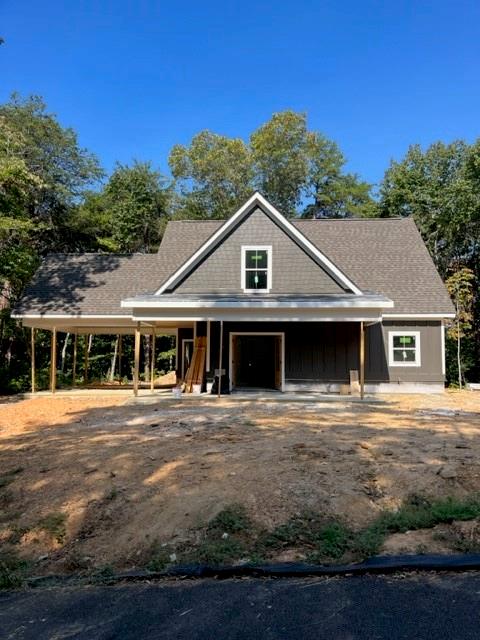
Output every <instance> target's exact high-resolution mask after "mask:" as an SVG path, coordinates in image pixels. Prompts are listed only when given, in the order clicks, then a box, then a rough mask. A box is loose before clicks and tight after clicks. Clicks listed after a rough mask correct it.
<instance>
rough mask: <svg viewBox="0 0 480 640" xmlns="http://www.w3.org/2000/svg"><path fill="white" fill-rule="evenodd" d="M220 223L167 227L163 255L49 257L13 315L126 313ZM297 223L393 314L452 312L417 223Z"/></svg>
mask: <svg viewBox="0 0 480 640" xmlns="http://www.w3.org/2000/svg"><path fill="white" fill-rule="evenodd" d="M222 224H223V221H219V220H215V221H186V220H181V221H173V222H169V224H168V225H167V228H166V231H165V235H164V237H163V240H162V244H161V246H160V249H159V252H158V254H134V255H131V256H126V255H111V254H62V255H60V254H55V255H50V256H48V257H47V258H46V259H45V260H44V262H43V263H42V265H41V267H40V269H39V271H38V272H37V274H36V276H35V278H34V280H33V282H32V283H31V285H30V286H29V287H28V288H27V289H26V291H25V294H24V296H23V297H22V299H21V300H20V301H19V304H18V305H17V308H16V310H15V311H16V313H17V314H19V315H23V314H28V313H68V314H72V313H81V314H105V315H108V314H112V315H113V314H118V315H120V314H121V315H129V310H128V309H122V308H121V307H120V301H121V300H122V299H125V298H131V297H134V296H136V295H141V294H152V293H154V292H155V291H156V290H157V289H158V288H159V287H160V285H161V284H162V283H163V282H164V281H165V280H166V279H167V278H168V277H169V276H170V275H171V274H172V273H173V272H174V271H176V270H177V269H178V268H179V267H180V266H181V265H182V264H183V263H184V262H185V260H187V259H188V258H189V257H190V256H191V255H192V254H193V253H195V251H196V250H197V249H198V248H199V247H200V246H201V245H202V244H203V243H204V242H205V241H206V240H207V239H208V238H209V237H210V236H211V235H212V234H213V233H214V232H215V231H216V230H217V229H218V228H219V227H220V226H221V225H222ZM293 224H294V225H295V226H296V227H297V228H298V229H299V230H300V231H301V232H302V233H303V234H304V235H305V236H306V237H307V238H309V240H310V241H311V242H312V243H313V244H315V245H316V246H317V247H318V248H319V249H320V251H322V252H323V253H324V254H326V255H327V256H328V258H330V260H332V261H333V262H334V263H335V264H336V265H337V266H338V267H339V268H340V269H341V270H342V271H343V272H344V273H346V274H347V275H348V276H349V277H350V278H351V279H352V280H353V281H354V282H355V283H356V284H357V285H358V286H359V287H360V288H361V289H362V290H364V291H369V292H375V293H378V294H382V295H384V296H387V297H388V298H391V299H392V300H394V302H395V308H394V309H392V313H402V314H421V313H440V314H441V313H451V312H452V310H453V307H452V304H451V302H450V299H449V297H448V294H447V292H446V290H445V287H444V285H443V283H442V280H441V278H440V276H439V275H438V273H437V271H436V268H435V266H434V264H433V262H432V259H431V258H430V255H429V253H428V251H427V249H426V247H425V245H424V243H423V241H422V239H421V236H420V234H419V232H418V230H417V228H416V226H415V224H414V222H413V220H411V219H365V220H295V221H293ZM301 293H302V292H299V294H300V295H301Z"/></svg>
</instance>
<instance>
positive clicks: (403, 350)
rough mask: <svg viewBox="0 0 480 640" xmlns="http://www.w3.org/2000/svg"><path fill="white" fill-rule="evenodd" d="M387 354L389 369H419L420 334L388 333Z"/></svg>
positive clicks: (411, 332) (409, 332)
mask: <svg viewBox="0 0 480 640" xmlns="http://www.w3.org/2000/svg"><path fill="white" fill-rule="evenodd" d="M388 353H389V358H388V360H389V366H390V367H419V366H420V332H419V331H389V333H388Z"/></svg>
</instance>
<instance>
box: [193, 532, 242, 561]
mask: <svg viewBox="0 0 480 640" xmlns="http://www.w3.org/2000/svg"><path fill="white" fill-rule="evenodd" d="M248 555H249V551H248V548H247V546H246V545H245V544H244V543H242V542H241V541H240V540H236V539H235V538H230V537H228V538H226V539H223V538H220V540H209V539H207V540H204V541H203V542H202V543H201V544H200V546H198V547H196V548H195V549H194V550H192V551H190V552H189V553H188V554H187V555H186V556H185V560H186V561H187V562H194V563H199V564H208V565H212V566H221V565H225V564H232V563H234V562H236V561H238V560H240V558H243V557H245V556H248Z"/></svg>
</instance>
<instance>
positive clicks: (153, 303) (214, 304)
mask: <svg viewBox="0 0 480 640" xmlns="http://www.w3.org/2000/svg"><path fill="white" fill-rule="evenodd" d="M121 306H122V307H125V308H129V309H131V308H134V309H390V308H392V307H393V301H392V300H359V299H357V298H352V299H351V300H341V301H337V302H329V301H325V302H318V301H314V300H312V301H310V300H302V301H300V302H294V301H283V302H282V301H278V300H258V301H257V300H237V301H235V302H232V301H225V300H167V299H165V298H161V297H159V299H158V300H151V299H150V300H135V299H129V300H122V303H121Z"/></svg>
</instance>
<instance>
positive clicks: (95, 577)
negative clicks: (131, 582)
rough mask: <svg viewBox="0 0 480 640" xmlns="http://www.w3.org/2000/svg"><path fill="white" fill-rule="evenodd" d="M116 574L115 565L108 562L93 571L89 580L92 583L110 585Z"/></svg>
mask: <svg viewBox="0 0 480 640" xmlns="http://www.w3.org/2000/svg"><path fill="white" fill-rule="evenodd" d="M114 576H115V571H114V570H113V567H112V566H110V565H109V564H106V565H103V566H102V567H98V569H95V570H94V571H92V573H91V574H90V575H89V577H88V580H89V582H90V583H91V584H95V585H97V584H102V585H109V584H113V583H114V582H115V580H114Z"/></svg>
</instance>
